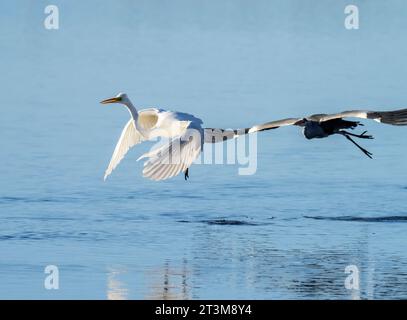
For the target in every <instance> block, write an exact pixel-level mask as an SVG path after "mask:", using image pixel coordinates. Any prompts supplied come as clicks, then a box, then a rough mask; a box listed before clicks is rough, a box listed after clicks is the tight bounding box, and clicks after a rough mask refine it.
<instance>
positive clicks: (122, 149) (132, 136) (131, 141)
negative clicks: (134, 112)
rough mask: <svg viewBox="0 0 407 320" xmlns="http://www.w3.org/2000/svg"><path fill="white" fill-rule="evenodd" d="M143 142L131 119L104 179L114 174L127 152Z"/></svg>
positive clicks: (117, 145) (122, 134)
mask: <svg viewBox="0 0 407 320" xmlns="http://www.w3.org/2000/svg"><path fill="white" fill-rule="evenodd" d="M141 141H143V138H142V136H141V134H140V132H138V131H137V129H136V126H135V124H134V121H133V119H130V120H129V122H127V124H126V126H125V127H124V129H123V131H122V133H121V135H120V138H119V141H118V142H117V144H116V147H115V149H114V151H113V155H112V158H111V159H110V163H109V166H108V167H107V169H106V172H105V176H104V179H105V180H106V178H107V176H108V175H110V174H111V173H112V171H113V170H114V169H115V168H116V167H117V165H118V164H119V163H120V161H121V160H122V159H123V158H124V156H125V155H126V153H127V151H129V149H130V148H131V147H133V146H134V145H136V144H138V143H140V142H141Z"/></svg>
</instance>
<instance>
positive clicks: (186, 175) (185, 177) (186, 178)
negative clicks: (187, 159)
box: [184, 168, 189, 180]
mask: <svg viewBox="0 0 407 320" xmlns="http://www.w3.org/2000/svg"><path fill="white" fill-rule="evenodd" d="M188 171H189V168H187V170H185V175H184V179H185V180H188V178H189V175H188Z"/></svg>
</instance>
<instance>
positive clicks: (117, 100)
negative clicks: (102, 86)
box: [100, 92, 129, 104]
mask: <svg viewBox="0 0 407 320" xmlns="http://www.w3.org/2000/svg"><path fill="white" fill-rule="evenodd" d="M128 101H129V98H128V97H127V94H125V93H122V92H120V93H119V94H118V95H117V96H115V97H113V98H109V99H106V100H103V101H100V103H102V104H107V103H122V104H127V102H128Z"/></svg>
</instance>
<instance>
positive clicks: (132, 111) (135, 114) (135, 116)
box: [124, 100, 138, 122]
mask: <svg viewBox="0 0 407 320" xmlns="http://www.w3.org/2000/svg"><path fill="white" fill-rule="evenodd" d="M124 105H125V106H126V107H127V109H129V112H130V115H131V117H132V118H133V120H134V121H135V122H137V119H138V112H137V109H136V107H135V106H133V104H132V103H131V101H130V100H127V101H126V102H125V103H124Z"/></svg>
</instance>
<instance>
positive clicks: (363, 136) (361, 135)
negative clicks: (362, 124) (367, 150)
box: [339, 130, 374, 139]
mask: <svg viewBox="0 0 407 320" xmlns="http://www.w3.org/2000/svg"><path fill="white" fill-rule="evenodd" d="M339 133H341V134H347V135H349V136H352V137H356V138H360V139H374V138H373V136H371V135H367V134H365V133H367V131H363V133H362V134H354V133H350V132H348V131H345V130H341V131H339Z"/></svg>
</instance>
